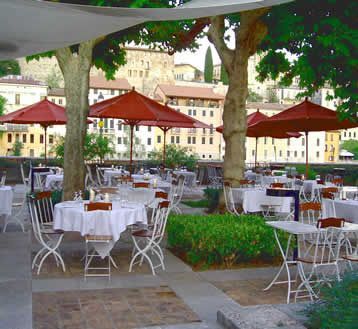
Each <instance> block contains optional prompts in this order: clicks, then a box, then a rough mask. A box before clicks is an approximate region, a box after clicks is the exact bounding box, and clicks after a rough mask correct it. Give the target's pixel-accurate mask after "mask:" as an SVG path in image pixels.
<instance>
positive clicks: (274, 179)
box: [261, 176, 292, 186]
mask: <svg viewBox="0 0 358 329" xmlns="http://www.w3.org/2000/svg"><path fill="white" fill-rule="evenodd" d="M291 181H292V179H291V178H287V177H286V176H262V177H261V185H263V186H270V185H271V184H272V183H284V184H286V183H289V182H291Z"/></svg>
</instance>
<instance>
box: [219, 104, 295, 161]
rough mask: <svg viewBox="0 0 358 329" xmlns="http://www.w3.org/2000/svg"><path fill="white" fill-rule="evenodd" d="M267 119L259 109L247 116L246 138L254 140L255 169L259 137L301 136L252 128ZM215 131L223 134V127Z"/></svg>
mask: <svg viewBox="0 0 358 329" xmlns="http://www.w3.org/2000/svg"><path fill="white" fill-rule="evenodd" d="M268 118H269V117H268V116H267V115H265V114H263V113H261V112H260V110H259V109H257V111H256V112H253V113H251V114H249V115H248V116H247V130H246V136H247V137H254V138H255V139H256V141H255V142H256V143H255V168H256V163H257V140H258V138H259V137H272V138H280V139H283V138H292V137H293V138H298V137H300V136H301V134H300V133H295V132H285V131H279V130H276V131H270V132H267V131H265V130H263V129H258V128H256V127H253V125H255V124H256V123H258V122H262V121H265V120H267V119H268ZM216 130H217V131H218V132H220V133H223V130H224V126H220V127H217V128H216Z"/></svg>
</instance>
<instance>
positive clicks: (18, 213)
mask: <svg viewBox="0 0 358 329" xmlns="http://www.w3.org/2000/svg"><path fill="white" fill-rule="evenodd" d="M26 193H27V190H22V189H21V191H20V192H19V191H18V190H17V189H16V187H15V188H14V189H13V200H15V201H16V202H14V201H13V202H12V209H11V215H10V216H6V217H5V223H4V227H3V232H6V229H7V226H8V225H9V224H10V223H15V224H18V225H19V226H20V227H21V230H22V232H25V223H24V217H25V216H26V215H27V214H28V213H27V209H28V208H27V204H26ZM19 199H20V200H19Z"/></svg>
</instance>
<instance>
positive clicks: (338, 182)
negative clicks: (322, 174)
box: [332, 178, 343, 186]
mask: <svg viewBox="0 0 358 329" xmlns="http://www.w3.org/2000/svg"><path fill="white" fill-rule="evenodd" d="M332 183H333V184H334V185H336V186H343V178H334V179H333V180H332Z"/></svg>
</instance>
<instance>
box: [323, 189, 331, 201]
mask: <svg viewBox="0 0 358 329" xmlns="http://www.w3.org/2000/svg"><path fill="white" fill-rule="evenodd" d="M321 198H322V199H331V200H334V194H333V193H331V192H325V191H323V192H322V193H321Z"/></svg>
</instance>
